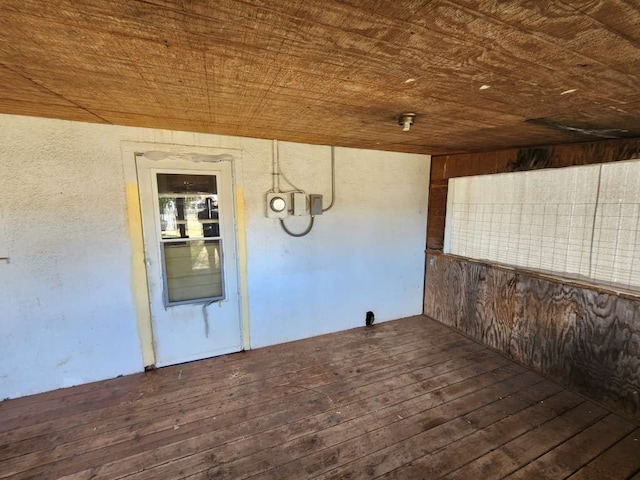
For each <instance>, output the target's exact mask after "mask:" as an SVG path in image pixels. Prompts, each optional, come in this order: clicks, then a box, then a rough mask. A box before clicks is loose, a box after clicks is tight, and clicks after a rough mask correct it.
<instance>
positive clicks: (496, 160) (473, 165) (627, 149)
mask: <svg viewBox="0 0 640 480" xmlns="http://www.w3.org/2000/svg"><path fill="white" fill-rule="evenodd" d="M635 158H640V138H630V139H624V140H604V141H599V142H588V143H580V144H574V145H556V146H553V145H550V146H545V147H534V148H521V149H510V150H500V151H496V152H486V153H472V154H462V155H437V156H434V157H432V159H431V180H430V181H431V184H430V187H429V212H428V221H427V225H428V230H427V249H428V250H429V251H432V252H442V250H443V248H444V230H445V215H446V209H447V190H448V180H449V179H450V178H455V177H465V176H470V175H487V174H492V173H504V172H521V171H527V170H536V169H540V168H559V167H570V166H575V165H589V164H593V163H606V162H615V161H622V160H631V159H635Z"/></svg>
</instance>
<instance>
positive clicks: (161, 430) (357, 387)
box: [0, 317, 640, 480]
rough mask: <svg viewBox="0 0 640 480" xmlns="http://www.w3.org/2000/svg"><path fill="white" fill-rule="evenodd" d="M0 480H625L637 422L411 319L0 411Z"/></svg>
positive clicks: (637, 447) (638, 435)
mask: <svg viewBox="0 0 640 480" xmlns="http://www.w3.org/2000/svg"><path fill="white" fill-rule="evenodd" d="M0 478H15V479H57V478H64V479H67V480H71V479H74V480H79V479H84V480H88V479H118V478H126V479H128V480H133V479H136V480H138V479H163V480H167V479H178V478H187V479H191V480H195V479H243V478H251V479H294V478H318V479H355V478H367V479H368V478H384V479H403V480H407V479H414V478H415V479H423V478H424V479H436V478H463V479H483V480H485V479H492V478H509V479H545V478H549V479H551V478H554V479H555V478H559V479H560V478H571V479H598V480H602V479H628V478H635V479H637V478H640V429H638V426H637V425H635V424H633V423H632V422H630V421H628V420H625V419H623V418H621V417H619V416H617V415H615V414H612V413H610V412H609V411H607V410H605V409H603V408H601V407H599V406H598V405H596V404H594V403H592V402H590V401H587V400H585V399H584V398H583V397H581V396H579V395H576V394H574V393H571V392H569V391H567V390H565V389H563V388H562V387H560V386H558V385H557V384H555V383H553V382H551V381H549V380H546V379H544V378H543V377H541V376H540V375H537V374H536V373H533V372H531V371H528V370H527V369H525V368H523V367H521V366H519V365H516V364H514V363H512V362H510V361H508V360H506V359H505V358H503V357H501V356H500V355H498V354H496V353H495V352H493V351H491V350H488V349H486V348H484V347H482V346H480V345H478V344H476V343H474V342H473V341H471V340H469V339H467V338H465V337H463V336H461V335H460V334H458V333H456V332H454V331H453V330H450V329H449V328H447V327H445V326H443V325H441V324H439V323H436V322H434V321H432V320H429V319H427V318H426V317H412V318H407V319H402V320H397V321H394V322H388V323H384V324H379V325H375V326H374V327H371V328H364V327H363V328H359V329H355V330H350V331H346V332H341V333H336V334H331V335H325V336H322V337H316V338H312V339H308V340H302V341H298V342H292V343H289V344H284V345H278V346H275V347H271V348H264V349H259V350H254V351H251V352H245V353H239V354H234V355H228V356H224V357H219V358H214V359H210V360H203V361H199V362H193V363H189V364H184V365H179V366H175V367H168V368H163V369H160V370H157V371H154V372H148V373H144V374H137V375H130V376H127V377H122V378H117V379H113V380H108V381H104V382H97V383H93V384H89V385H83V386H80V387H75V388H69V389H64V390H57V391H54V392H49V393H45V394H41V395H34V396H31V397H25V398H21V399H16V400H9V401H5V402H2V403H0Z"/></svg>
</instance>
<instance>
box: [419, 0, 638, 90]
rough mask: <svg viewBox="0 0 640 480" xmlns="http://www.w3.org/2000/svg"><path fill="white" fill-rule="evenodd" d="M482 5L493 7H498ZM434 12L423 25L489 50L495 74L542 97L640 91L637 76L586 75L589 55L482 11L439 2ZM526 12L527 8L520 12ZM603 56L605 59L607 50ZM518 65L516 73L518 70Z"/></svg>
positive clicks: (607, 71) (596, 72)
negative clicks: (574, 90)
mask: <svg viewBox="0 0 640 480" xmlns="http://www.w3.org/2000/svg"><path fill="white" fill-rule="evenodd" d="M458 3H463V1H462V0H461V1H460V2H458ZM480 3H481V4H482V5H493V2H486V1H485V2H480ZM505 5H507V6H506V7H505V8H506V9H507V10H514V9H516V7H515V6H514V4H513V3H510V2H506V3H505ZM429 8H430V13H431V16H429V17H426V18H424V19H421V20H420V21H419V24H420V25H422V26H424V28H428V27H431V28H432V29H434V30H436V31H438V30H440V31H443V32H444V31H446V32H447V33H448V34H449V35H452V36H455V37H456V38H458V39H461V40H462V41H465V42H471V43H472V44H474V45H484V46H485V47H486V49H487V54H486V57H487V58H491V57H494V56H495V58H496V61H492V62H491V70H490V71H492V72H493V73H495V72H499V71H504V73H503V75H505V76H508V77H513V78H519V79H520V80H522V81H524V82H528V83H530V84H531V85H532V86H534V87H536V88H537V89H539V92H540V94H541V95H544V94H545V92H546V91H547V89H549V91H550V93H554V92H555V93H559V92H562V91H565V90H569V89H571V88H580V89H583V90H584V91H585V93H586V94H587V95H595V98H598V95H600V96H603V95H604V96H605V97H606V98H610V97H611V92H612V91H619V92H620V91H624V90H621V89H623V88H627V89H632V88H635V89H636V90H637V87H638V86H640V79H638V78H637V77H636V76H634V75H626V74H622V73H620V72H616V71H611V70H610V69H604V68H596V67H597V65H591V68H590V69H587V70H585V68H584V67H582V66H581V65H584V64H585V63H586V64H593V62H592V61H590V60H589V59H588V58H586V57H585V56H583V55H580V54H578V53H574V52H572V51H569V50H567V49H565V48H562V47H559V46H557V45H555V44H553V43H552V42H550V41H547V40H545V39H543V38H541V37H540V36H538V35H537V34H534V33H527V32H525V31H523V30H521V29H519V28H516V27H513V26H510V25H508V24H506V23H503V22H502V21H498V20H495V19H493V18H491V17H488V16H485V15H482V14H481V13H479V12H478V11H475V10H471V9H460V8H458V9H455V8H454V3H453V2H447V1H435V0H434V1H433V2H431V3H430V4H429ZM477 8H480V7H479V6H478V7H477ZM521 8H523V7H521V6H518V7H517V9H521ZM638 15H640V13H639V14H638ZM434 19H435V20H434ZM603 30H604V29H603ZM621 40H622V39H621ZM600 48H602V47H600ZM602 51H603V55H606V52H607V51H606V50H605V49H602ZM516 65H517V68H514V66H516ZM503 69H506V71H505V70H503ZM599 92H608V93H604V94H603V93H599Z"/></svg>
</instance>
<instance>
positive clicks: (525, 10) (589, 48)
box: [456, 0, 640, 75]
mask: <svg viewBox="0 0 640 480" xmlns="http://www.w3.org/2000/svg"><path fill="white" fill-rule="evenodd" d="M456 3H457V4H458V5H463V6H464V7H465V8H467V9H469V10H472V11H474V12H478V13H481V14H483V15H487V16H489V17H491V18H494V19H496V20H499V21H500V22H503V23H505V24H508V25H510V26H512V27H515V28H516V29H518V30H520V31H522V32H527V33H529V34H531V35H534V36H535V37H537V38H540V39H542V40H544V41H547V42H550V43H553V44H555V45H557V46H559V47H561V48H562V49H564V50H567V51H569V52H575V53H576V54H579V55H581V56H583V57H584V58H585V61H586V64H587V65H589V64H593V63H600V64H602V65H607V66H610V67H612V68H614V69H615V70H617V71H619V72H621V73H629V74H632V75H633V74H635V72H636V70H634V69H632V68H630V67H629V63H630V62H631V63H633V62H636V61H638V60H640V52H639V51H638V47H637V44H636V42H634V41H630V40H629V39H627V38H625V37H624V36H620V35H619V34H617V33H616V32H615V31H613V30H612V29H609V28H607V27H606V25H604V24H603V23H601V22H599V21H597V20H595V19H594V18H592V17H590V16H588V15H584V14H583V13H582V12H580V9H579V7H577V6H571V5H569V4H568V3H569V2H568V3H566V4H565V3H563V2H557V1H549V0H541V1H537V2H522V3H519V4H517V5H515V4H513V3H511V2H493V3H487V2H483V1H481V0H456ZM585 3H588V2H581V4H585ZM636 8H637V7H636ZM636 15H637V11H636ZM636 27H637V25H636Z"/></svg>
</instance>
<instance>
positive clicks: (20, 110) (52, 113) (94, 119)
mask: <svg viewBox="0 0 640 480" xmlns="http://www.w3.org/2000/svg"><path fill="white" fill-rule="evenodd" d="M2 113H6V114H10V115H26V116H30V117H45V118H61V119H64V120H74V121H77V122H90V123H108V122H107V121H106V120H105V119H104V118H102V117H100V116H99V115H97V114H96V113H93V112H88V111H86V110H85V109H83V108H80V107H75V106H71V105H60V104H48V103H42V102H37V103H35V102H33V103H32V102H24V101H20V100H11V99H7V98H0V114H2Z"/></svg>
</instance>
